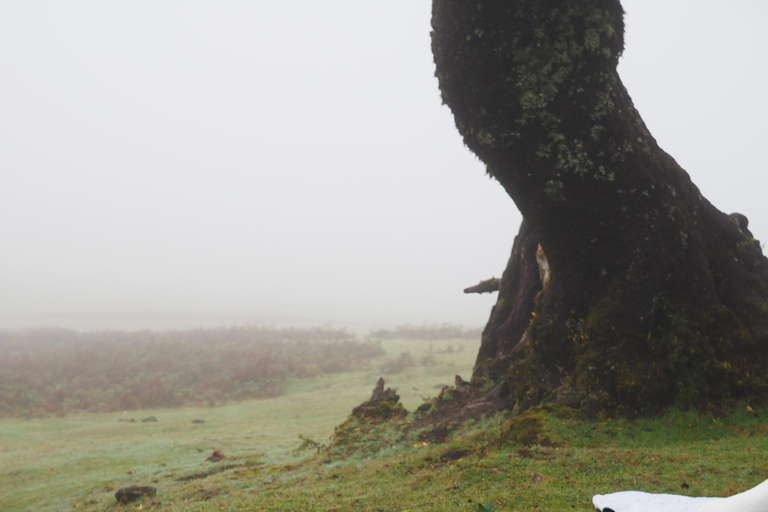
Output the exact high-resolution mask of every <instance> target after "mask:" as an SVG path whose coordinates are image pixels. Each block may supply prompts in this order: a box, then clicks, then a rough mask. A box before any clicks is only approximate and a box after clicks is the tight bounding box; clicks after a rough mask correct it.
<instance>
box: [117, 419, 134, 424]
mask: <svg viewBox="0 0 768 512" xmlns="http://www.w3.org/2000/svg"><path fill="white" fill-rule="evenodd" d="M117 421H122V422H123V423H136V419H135V418H120V419H118V420H117Z"/></svg>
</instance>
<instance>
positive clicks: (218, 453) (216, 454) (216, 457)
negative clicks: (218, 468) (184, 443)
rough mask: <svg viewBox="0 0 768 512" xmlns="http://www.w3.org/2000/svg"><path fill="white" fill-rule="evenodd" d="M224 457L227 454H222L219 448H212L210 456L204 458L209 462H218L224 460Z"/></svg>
mask: <svg viewBox="0 0 768 512" xmlns="http://www.w3.org/2000/svg"><path fill="white" fill-rule="evenodd" d="M226 458H227V456H226V455H224V452H223V451H221V450H214V451H213V453H212V454H211V456H210V457H208V458H207V459H205V460H207V461H209V462H219V461H222V460H224V459H226Z"/></svg>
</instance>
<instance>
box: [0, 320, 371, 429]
mask: <svg viewBox="0 0 768 512" xmlns="http://www.w3.org/2000/svg"><path fill="white" fill-rule="evenodd" d="M383 354H384V350H383V349H382V347H381V344H380V343H377V342H372V341H366V342H360V341H356V340H355V339H354V336H353V335H352V334H350V333H349V332H347V331H346V330H336V329H327V328H315V329H293V328H289V329H275V328H270V327H237V328H218V329H196V330H187V331H168V332H153V331H139V332H123V331H104V332H86V333H84V332H76V331H70V330H62V329H36V330H25V331H0V416H36V415H41V414H66V413H70V412H74V411H94V412H95V411H124V410H132V409H146V408H153V407H178V406H184V405H217V404H222V403H225V402H228V401H231V400H243V399H248V398H258V397H274V396H279V395H280V394H282V393H283V392H284V391H285V387H286V384H287V381H288V379H289V378H291V377H295V378H307V377H313V376H316V375H318V374H321V373H338V372H344V371H350V370H354V369H356V368H359V367H360V366H361V365H362V363H363V362H365V361H366V360H369V359H372V358H375V357H378V356H381V355H383Z"/></svg>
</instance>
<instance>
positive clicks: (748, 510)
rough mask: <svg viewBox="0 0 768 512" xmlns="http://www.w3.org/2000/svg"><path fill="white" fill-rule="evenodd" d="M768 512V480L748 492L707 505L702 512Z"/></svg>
mask: <svg viewBox="0 0 768 512" xmlns="http://www.w3.org/2000/svg"><path fill="white" fill-rule="evenodd" d="M730 511H738V512H768V480H766V481H765V482H763V483H761V484H760V485H756V486H755V487H753V488H751V489H750V490H748V491H744V492H742V493H740V494H736V495H734V496H731V497H730V498H725V499H723V500H719V501H718V502H715V503H707V504H705V505H704V506H703V507H701V510H700V512H730Z"/></svg>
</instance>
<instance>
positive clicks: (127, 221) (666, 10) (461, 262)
mask: <svg viewBox="0 0 768 512" xmlns="http://www.w3.org/2000/svg"><path fill="white" fill-rule="evenodd" d="M623 4H624V8H625V10H626V11H627V18H626V23H627V35H626V51H625V54H624V58H623V60H622V63H621V68H620V72H621V75H622V78H623V80H624V82H625V85H626V86H627V89H628V90H629V93H630V95H631V96H632V98H633V99H634V101H635V104H636V106H637V107H638V109H639V111H640V113H641V115H642V116H643V118H644V119H645V121H646V123H647V124H648V126H649V128H650V130H651V132H652V133H653V134H654V136H655V137H656V139H657V140H658V142H659V144H660V145H661V146H662V148H664V149H665V150H667V151H668V152H669V153H670V154H671V155H672V156H673V157H675V159H677V161H678V162H679V163H680V164H681V165H682V166H683V168H685V169H686V170H687V171H688V172H689V173H690V174H691V176H692V178H693V181H694V183H696V184H697V185H698V186H699V188H700V189H701V190H702V192H703V194H704V195H705V197H707V198H708V199H709V200H710V201H711V202H712V203H713V204H715V206H717V207H718V208H720V209H721V210H723V211H725V212H732V211H738V212H741V213H744V214H746V215H747V216H748V217H749V219H750V229H751V230H752V231H753V233H754V234H755V236H756V237H757V238H758V239H760V240H762V241H768V201H766V190H765V188H766V178H765V176H766V171H767V170H768V169H767V166H766V164H765V155H764V153H765V151H766V139H767V137H766V136H767V135H768V128H766V119H768V100H767V99H766V94H765V93H766V89H768V66H766V51H767V50H768V2H765V0H733V1H731V2H728V3H723V2H721V1H717V2H716V1H714V0H696V1H694V0H625V1H624V2H623ZM430 10H431V2H429V1H427V0H388V1H383V0H379V1H375V0H364V1H363V0H326V1H323V2H319V1H317V0H295V1H291V2H265V1H262V0H252V1H244V0H242V1H230V0H216V1H199V0H177V1H166V0H152V1H145V0H138V1H137V0H132V1H130V2H121V1H108V0H90V1H75V0H72V1H61V0H50V1H42V0H41V1H36V0H7V1H3V2H1V3H0V177H2V184H1V186H0V236H1V237H2V246H0V328H18V327H29V326H40V325H46V326H54V325H57V326H65V327H74V328H81V329H96V328H99V329H101V328H109V327H112V328H158V329H162V328H172V327H190V326H197V325H227V324H244V323H271V322H274V323H296V324H301V323H319V324H334V325H346V326H348V327H349V328H351V329H353V330H362V331H365V330H367V328H369V327H382V326H393V325H397V324H402V323H412V324H421V323H423V322H435V323H442V322H453V323H462V324H464V325H467V326H481V325H483V324H484V323H485V321H486V320H487V317H488V314H489V312H490V307H491V305H492V304H493V302H494V301H495V295H494V296H488V295H484V296H477V295H464V294H463V293H462V289H463V288H464V287H466V286H469V285H472V284H475V283H477V282H478V281H479V280H480V279H486V278H489V277H491V276H496V277H500V275H501V272H502V270H503V268H504V266H505V264H506V260H507V258H508V256H509V252H510V249H511V246H512V240H513V237H514V235H515V234H516V232H517V228H518V225H519V222H520V215H519V213H518V212H517V209H516V208H515V206H514V204H513V203H512V201H511V200H510V199H509V198H508V197H507V196H506V195H505V194H504V192H503V190H502V189H501V187H500V186H499V185H498V184H497V183H496V182H494V181H491V180H489V179H488V178H487V176H486V175H485V171H484V167H483V165H482V164H481V163H480V162H479V161H478V160H477V159H476V158H475V157H474V156H473V155H472V154H471V153H470V152H469V151H468V150H467V149H466V148H464V147H463V145H462V142H461V139H460V137H459V135H458V133H457V131H456V129H455V127H454V124H453V119H452V117H451V115H450V112H449V111H448V109H447V107H444V106H441V103H440V96H439V92H438V89H437V81H436V79H435V78H434V65H433V62H432V55H431V51H430V40H429V31H430V25H429V20H430Z"/></svg>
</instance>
